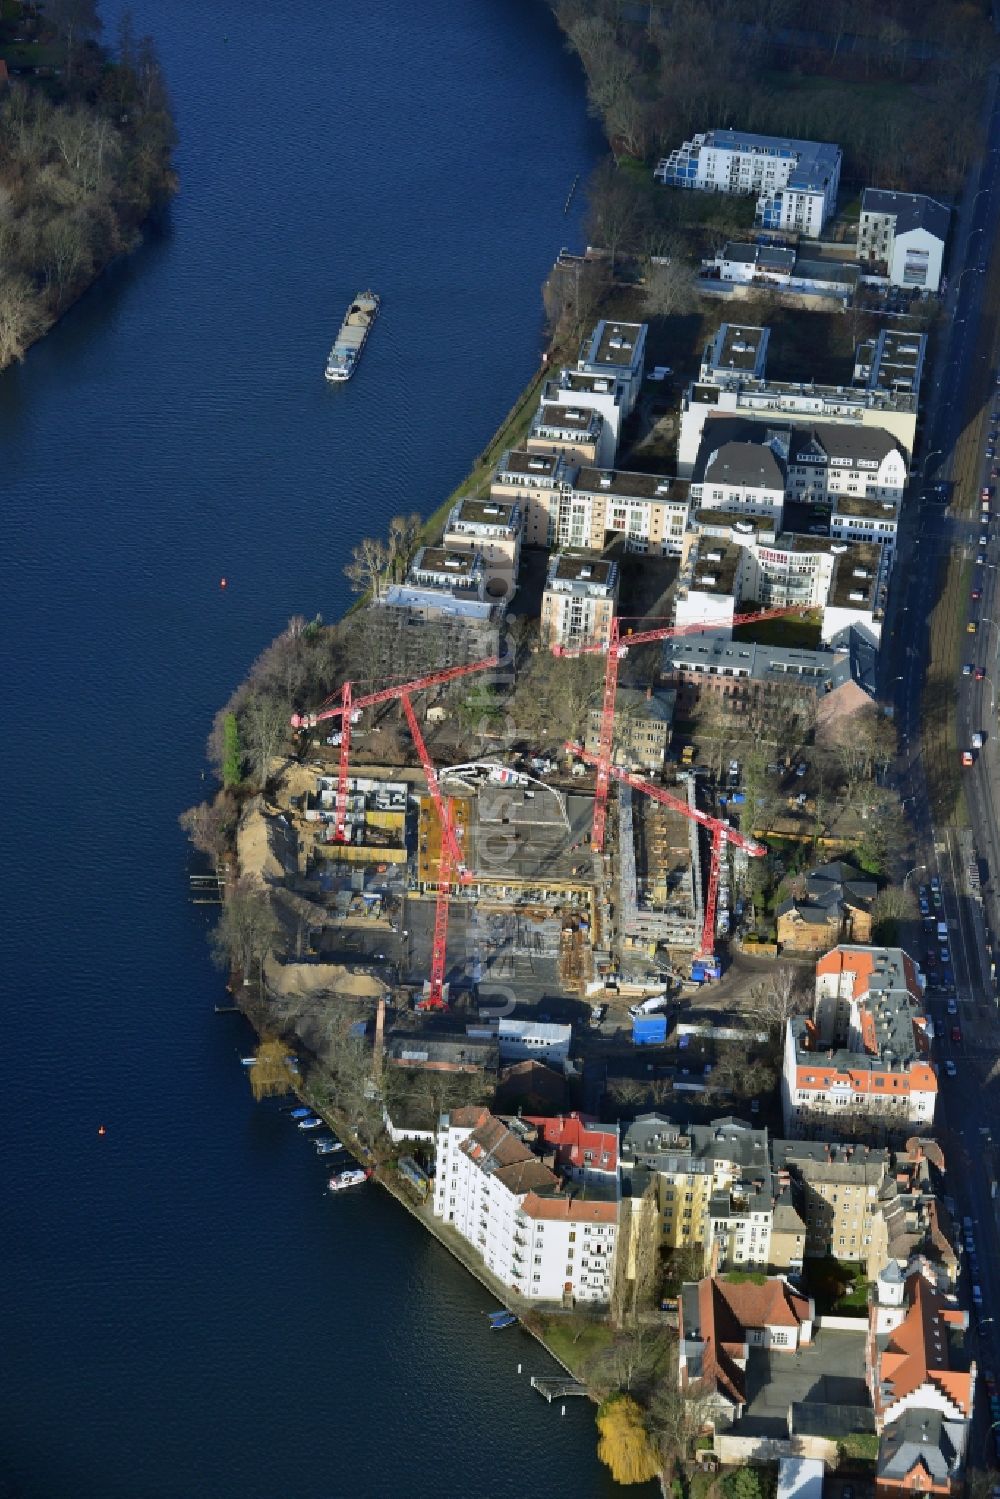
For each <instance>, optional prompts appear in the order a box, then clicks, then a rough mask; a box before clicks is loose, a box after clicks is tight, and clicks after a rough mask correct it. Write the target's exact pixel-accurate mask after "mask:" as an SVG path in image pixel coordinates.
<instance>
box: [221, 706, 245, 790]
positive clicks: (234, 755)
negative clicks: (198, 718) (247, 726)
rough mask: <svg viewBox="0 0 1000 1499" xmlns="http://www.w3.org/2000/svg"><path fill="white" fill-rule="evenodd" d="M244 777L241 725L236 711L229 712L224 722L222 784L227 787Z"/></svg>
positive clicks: (234, 784)
mask: <svg viewBox="0 0 1000 1499" xmlns="http://www.w3.org/2000/svg"><path fill="white" fill-rule="evenodd" d="M242 779H243V755H242V752H241V750H240V726H239V722H238V720H237V717H236V714H235V713H227V714H226V716H225V718H224V719H223V722H222V784H223V786H225V787H226V788H227V789H228V788H230V787H232V786H238V785H239V784H240V782H241V781H242Z"/></svg>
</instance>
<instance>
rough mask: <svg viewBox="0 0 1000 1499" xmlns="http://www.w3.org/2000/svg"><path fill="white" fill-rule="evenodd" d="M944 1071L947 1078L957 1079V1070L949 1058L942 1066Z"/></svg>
mask: <svg viewBox="0 0 1000 1499" xmlns="http://www.w3.org/2000/svg"><path fill="white" fill-rule="evenodd" d="M944 1070H945V1072H946V1073H947V1075H948V1077H957V1076H958V1068H957V1067H956V1066H955V1063H954V1062H953V1061H952V1060H951V1057H949V1058H948V1060H947V1061H946V1062H945V1064H944Z"/></svg>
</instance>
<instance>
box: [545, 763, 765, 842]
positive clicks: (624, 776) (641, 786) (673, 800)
mask: <svg viewBox="0 0 1000 1499" xmlns="http://www.w3.org/2000/svg"><path fill="white" fill-rule="evenodd" d="M566 748H567V750H569V752H570V754H573V755H576V757H577V759H579V760H584V761H585V762H586V763H587V764H588V765H595V766H597V765H598V764H599V762H598V757H597V755H592V754H591V753H590V752H589V750H585V749H584V747H583V745H582V744H574V743H573V742H572V741H570V742H569V743H567V745H566ZM610 774H611V775H612V776H613V777H614V779H615V780H616V781H623V782H624V783H625V785H626V786H631V787H632V789H633V791H641V792H642V793H643V794H644V795H645V796H651V797H652V798H653V800H654V801H658V802H662V803H663V805H664V806H665V807H672V808H673V809H674V811H675V812H679V813H680V814H681V816H682V817H687V818H689V819H690V820H691V821H692V822H698V823H701V826H702V827H703V828H707V829H708V830H709V832H714V830H715V829H716V828H721V829H722V830H723V832H724V833H725V835H726V839H727V841H728V842H729V843H732V844H734V845H735V847H736V848H741V849H743V851H744V853H748V854H750V855H751V857H752V858H754V859H760V858H762V857H763V856H764V854H766V853H767V849H766V848H765V847H764V846H763V844H761V843H758V842H757V840H756V839H755V838H748V837H747V835H746V834H745V833H740V832H738V831H737V829H736V828H730V827H727V826H726V824H725V823H724V822H723V821H722V819H721V818H719V817H712V816H711V815H710V814H709V813H708V812H702V811H701V809H700V808H698V807H691V806H689V805H688V803H687V802H686V801H685V800H684V798H683V797H681V796H675V795H674V794H673V792H672V791H666V790H665V789H664V788H663V787H662V786H657V785H656V783H655V782H654V781H644V780H643V779H642V777H641V776H634V775H632V774H631V772H630V771H627V770H623V769H622V768H621V766H620V765H612V766H611V770H610Z"/></svg>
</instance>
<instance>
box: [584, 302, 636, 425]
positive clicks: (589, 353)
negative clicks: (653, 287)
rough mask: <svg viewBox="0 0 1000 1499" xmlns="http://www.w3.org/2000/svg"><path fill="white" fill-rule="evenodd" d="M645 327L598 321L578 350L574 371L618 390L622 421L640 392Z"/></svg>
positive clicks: (606, 320)
mask: <svg viewBox="0 0 1000 1499" xmlns="http://www.w3.org/2000/svg"><path fill="white" fill-rule="evenodd" d="M646 333H647V327H646V324H645V323H619V322H617V321H614V320H611V319H607V318H601V320H600V322H599V323H598V324H597V326H596V327H595V328H594V330H593V332H591V333H590V334H589V335H588V336H587V338H585V339H584V341H583V344H582V345H581V348H580V354H579V357H578V359H577V361H576V367H577V370H578V371H579V373H580V374H582V375H598V376H600V377H602V378H603V379H606V380H610V381H614V382H616V383H617V384H619V385H620V386H621V391H622V399H621V405H620V410H621V414H622V418H624V417H627V416H631V415H632V412H633V411H634V410H635V403H636V401H637V400H638V399H639V392H640V390H641V389H642V380H643V374H644V372H645V363H646Z"/></svg>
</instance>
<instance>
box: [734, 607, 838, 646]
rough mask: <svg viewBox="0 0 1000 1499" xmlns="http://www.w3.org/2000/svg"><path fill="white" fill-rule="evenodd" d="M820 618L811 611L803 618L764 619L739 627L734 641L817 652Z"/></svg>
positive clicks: (794, 616) (791, 615)
mask: <svg viewBox="0 0 1000 1499" xmlns="http://www.w3.org/2000/svg"><path fill="white" fill-rule="evenodd" d="M820 630H821V624H820V616H819V613H818V611H817V610H814V609H811V610H809V612H808V613H807V614H806V615H805V616H804V617H802V618H800V617H799V616H798V615H795V614H790V615H788V617H787V618H786V619H762V620H760V621H759V622H754V621H751V622H750V623H749V624H746V625H739V626H737V628H736V629H735V630H734V631H733V639H734V640H753V641H756V642H757V643H758V644H759V645H780V646H787V647H788V648H789V649H792V650H806V651H815V650H818V649H819V638H820Z"/></svg>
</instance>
